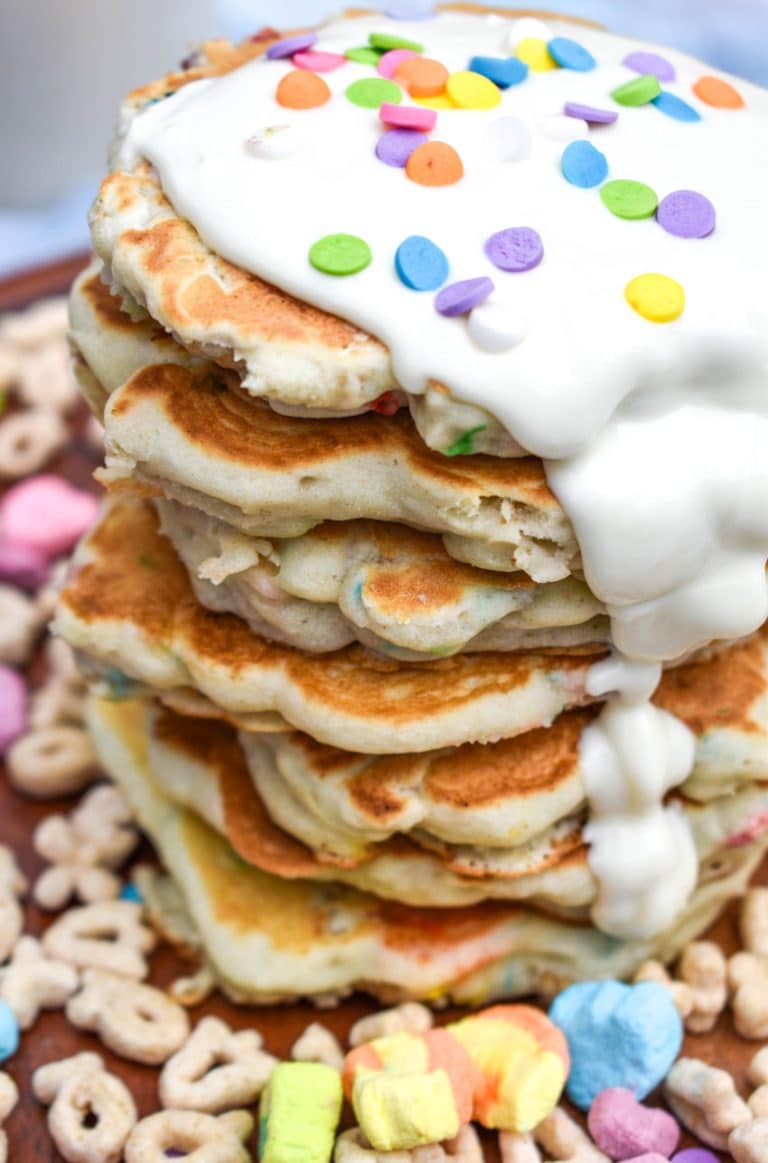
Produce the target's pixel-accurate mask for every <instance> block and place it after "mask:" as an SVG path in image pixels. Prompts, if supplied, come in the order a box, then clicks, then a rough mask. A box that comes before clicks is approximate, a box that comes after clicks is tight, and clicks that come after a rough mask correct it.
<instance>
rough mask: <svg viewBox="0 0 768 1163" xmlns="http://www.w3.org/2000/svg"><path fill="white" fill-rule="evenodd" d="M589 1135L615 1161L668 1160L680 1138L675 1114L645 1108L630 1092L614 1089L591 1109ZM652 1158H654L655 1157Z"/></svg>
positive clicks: (648, 1161)
mask: <svg viewBox="0 0 768 1163" xmlns="http://www.w3.org/2000/svg"><path fill="white" fill-rule="evenodd" d="M587 1124H588V1126H589V1133H590V1135H591V1136H592V1138H593V1139H594V1140H595V1142H596V1143H597V1145H598V1147H599V1148H600V1149H601V1150H602V1151H605V1153H606V1155H610V1157H611V1158H612V1159H617V1160H622V1161H625V1160H628V1159H634V1160H635V1163H638V1157H642V1159H643V1163H658V1158H659V1157H661V1158H663V1159H668V1158H669V1156H670V1155H671V1154H672V1152H673V1151H674V1149H675V1147H676V1146H677V1144H678V1142H679V1139H680V1127H679V1126H678V1124H677V1122H676V1121H675V1119H673V1118H672V1115H670V1114H667V1112H666V1111H663V1110H659V1109H657V1108H654V1107H647V1106H643V1105H642V1103H639V1102H638V1101H637V1099H636V1098H635V1096H634V1094H633V1093H632V1091H631V1090H627V1089H626V1088H625V1087H623V1086H612V1087H610V1088H609V1089H608V1090H603V1091H601V1093H600V1094H598V1096H597V1098H596V1099H595V1101H594V1102H593V1103H592V1106H591V1107H590V1109H589V1116H588V1119H587ZM652 1157H653V1158H652Z"/></svg>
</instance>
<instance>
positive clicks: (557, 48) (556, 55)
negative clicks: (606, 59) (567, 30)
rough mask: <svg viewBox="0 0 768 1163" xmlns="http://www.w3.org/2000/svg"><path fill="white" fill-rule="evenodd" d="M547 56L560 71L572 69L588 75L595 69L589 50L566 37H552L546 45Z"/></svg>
mask: <svg viewBox="0 0 768 1163" xmlns="http://www.w3.org/2000/svg"><path fill="white" fill-rule="evenodd" d="M547 48H548V49H549V55H550V56H551V57H552V59H553V60H554V61H555V62H556V63H557V64H558V65H560V68H561V69H573V70H574V71H575V72H577V73H588V72H590V71H591V70H592V69H594V68H596V67H597V61H596V60H595V58H594V57H593V56H592V53H591V52H590V51H589V49H586V48H584V45H583V44H579V42H578V41H577V40H571V39H570V37H567V36H554V37H553V38H552V40H550V41H549V42H548V44H547Z"/></svg>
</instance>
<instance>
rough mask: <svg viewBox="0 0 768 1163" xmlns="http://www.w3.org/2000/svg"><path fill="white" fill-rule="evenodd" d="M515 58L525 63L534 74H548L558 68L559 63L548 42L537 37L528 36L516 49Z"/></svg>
mask: <svg viewBox="0 0 768 1163" xmlns="http://www.w3.org/2000/svg"><path fill="white" fill-rule="evenodd" d="M515 56H516V57H517V58H518V60H521V61H524V62H525V64H526V65H527V66H528V68H529V69H530V70H531V72H532V73H546V72H549V70H550V69H556V68H557V61H556V60H555V59H554V57H553V56H552V54H551V53H550V51H549V49H548V47H547V42H546V41H545V40H539V38H538V37H537V36H527V37H526V38H525V39H524V40H521V41H520V42H519V44H518V45H517V47H516V48H515Z"/></svg>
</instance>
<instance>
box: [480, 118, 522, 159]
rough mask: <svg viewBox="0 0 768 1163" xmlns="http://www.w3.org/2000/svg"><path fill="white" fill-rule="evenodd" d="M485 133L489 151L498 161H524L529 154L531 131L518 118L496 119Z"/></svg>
mask: <svg viewBox="0 0 768 1163" xmlns="http://www.w3.org/2000/svg"><path fill="white" fill-rule="evenodd" d="M486 132H487V141H488V145H489V147H490V151H491V153H493V154H495V156H496V158H497V159H498V161H501V162H519V161H524V160H525V158H527V157H528V155H529V154H530V152H531V148H532V146H533V139H532V138H531V131H530V129H529V128H528V126H527V125H526V123H525V122H524V121H523V120H522V118H520V117H498V118H497V119H496V120H495V121H492V122H491V124H490V125H489V126H488V129H487V131H486Z"/></svg>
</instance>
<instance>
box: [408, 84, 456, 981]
mask: <svg viewBox="0 0 768 1163" xmlns="http://www.w3.org/2000/svg"><path fill="white" fill-rule="evenodd" d="M413 103H414V105H423V106H424V108H425V109H455V108H456V106H455V105H454V103H453V101H452V100H451V98H450V97H449V96H448V94H447V93H440V95H439V96H437V97H414V98H413ZM443 992H445V991H443ZM440 996H441V993H440V990H437V992H436V993H435V997H440Z"/></svg>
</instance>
